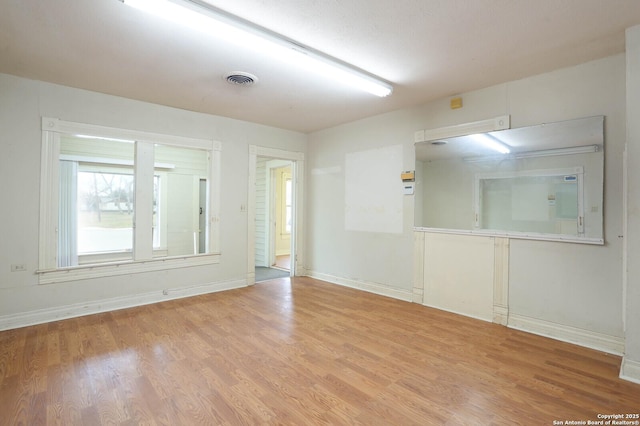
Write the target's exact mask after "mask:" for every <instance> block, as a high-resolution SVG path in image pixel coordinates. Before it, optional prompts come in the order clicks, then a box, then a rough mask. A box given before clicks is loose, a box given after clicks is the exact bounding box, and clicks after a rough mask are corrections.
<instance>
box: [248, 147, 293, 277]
mask: <svg viewBox="0 0 640 426" xmlns="http://www.w3.org/2000/svg"><path fill="white" fill-rule="evenodd" d="M258 157H269V158H273V159H280V160H289V161H291V162H292V164H291V175H292V179H293V191H294V197H293V227H294V233H293V235H294V238H292V239H291V271H290V274H291V276H294V275H300V272H299V270H302V269H303V265H304V251H303V249H304V238H303V230H304V226H303V218H304V214H303V206H304V173H305V172H304V153H303V152H297V151H284V150H281V149H275V148H266V147H262V146H257V145H249V171H248V172H249V173H248V176H249V178H248V188H247V197H248V199H247V282H248V284H249V285H252V284H254V283H255V263H256V241H255V238H256V236H255V235H256V234H255V232H256V231H255V225H256V224H255V218H256V164H257V159H258Z"/></svg>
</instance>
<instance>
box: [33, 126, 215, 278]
mask: <svg viewBox="0 0 640 426" xmlns="http://www.w3.org/2000/svg"><path fill="white" fill-rule="evenodd" d="M61 135H89V136H96V137H103V138H110V139H122V140H130V141H136V154H138V153H140V152H142V151H144V150H148V149H152V148H153V145H154V144H164V145H173V146H179V147H184V148H192V149H201V150H205V151H207V152H208V155H209V156H210V167H209V176H208V182H209V185H208V188H207V190H208V193H209V194H208V195H209V196H208V200H209V206H208V207H209V208H208V213H209V217H208V224H209V226H208V235H207V240H206V241H207V250H206V253H204V254H193V255H183V256H173V257H162V258H154V257H153V250H152V247H143V248H142V249H140V250H138V249H136V248H135V247H134V258H133V260H127V261H119V262H118V261H116V262H110V263H95V264H89V265H78V266H71V267H63V268H60V267H58V266H57V250H58V249H57V241H58V229H57V228H58V202H59V159H60V137H61ZM221 145H222V144H221V143H220V142H218V141H213V140H206V139H193V138H186V137H181V136H172V135H165V134H158V133H149V132H143V131H137V130H128V129H119V128H113V127H105V126H98V125H93V124H84V123H77V122H70V121H63V120H59V119H57V118H49V117H43V118H42V151H41V174H40V229H39V261H38V271H37V273H38V276H39V283H40V284H51V283H56V282H66V281H74V280H82V279H88V278H98V277H106V276H116V275H125V274H131V273H140V272H151V271H159V270H166V269H174V268H184V267H189V266H199V265H208V264H214V263H219V262H220V175H221V172H220V168H221ZM138 166H139V164H136V167H138ZM151 173H153V167H151ZM136 198H139V197H136ZM137 201H138V202H140V201H142V200H139V199H138V200H137ZM147 204H149V203H147ZM138 207H139V206H136V208H138ZM147 209H148V208H147ZM144 213H145V212H140V211H139V210H136V214H144ZM147 213H148V212H147ZM149 232H151V231H150V230H147V229H142V227H135V228H134V240H138V241H147V240H148V241H152V240H151V239H150V238H151V235H147V233H149ZM149 245H152V244H149Z"/></svg>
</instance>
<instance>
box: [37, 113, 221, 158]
mask: <svg viewBox="0 0 640 426" xmlns="http://www.w3.org/2000/svg"><path fill="white" fill-rule="evenodd" d="M42 130H43V131H47V132H57V133H64V134H69V135H82V136H84V135H88V136H100V137H102V138H109V139H122V140H130V141H138V142H151V143H159V144H168V145H177V146H183V147H189V148H199V149H207V150H220V149H221V146H222V144H221V143H220V142H218V141H213V140H209V139H196V138H187V137H184V136H175V135H166V134H162V133H152V132H144V131H140V130H131V129H119V128H115V127H107V126H98V125H95V124H86V123H77V122H73V121H64V120H60V119H58V118H51V117H42Z"/></svg>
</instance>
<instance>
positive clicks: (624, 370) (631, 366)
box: [620, 356, 640, 384]
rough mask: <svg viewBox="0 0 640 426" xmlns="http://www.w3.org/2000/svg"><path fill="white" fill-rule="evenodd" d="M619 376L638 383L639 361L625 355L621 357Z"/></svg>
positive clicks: (639, 378)
mask: <svg viewBox="0 0 640 426" xmlns="http://www.w3.org/2000/svg"><path fill="white" fill-rule="evenodd" d="M620 378H621V379H624V380H628V381H630V382H634V383H638V384H640V362H638V361H632V360H630V359H629V358H627V357H626V356H625V357H624V358H622V367H620Z"/></svg>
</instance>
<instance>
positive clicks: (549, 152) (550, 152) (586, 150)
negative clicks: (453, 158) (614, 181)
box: [464, 145, 600, 163]
mask: <svg viewBox="0 0 640 426" xmlns="http://www.w3.org/2000/svg"><path fill="white" fill-rule="evenodd" d="M599 150H600V147H599V146H598V145H583V146H572V147H569V148H553V149H542V150H538V151H523V152H515V153H513V154H511V155H509V156H507V157H506V159H507V160H520V159H523V158H537V157H552V156H556V155H571V154H590V153H592V152H598V151H599ZM504 159H505V157H504V156H502V155H500V156H497V155H493V156H482V157H467V158H464V161H466V162H467V163H480V162H483V161H494V160H504Z"/></svg>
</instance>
